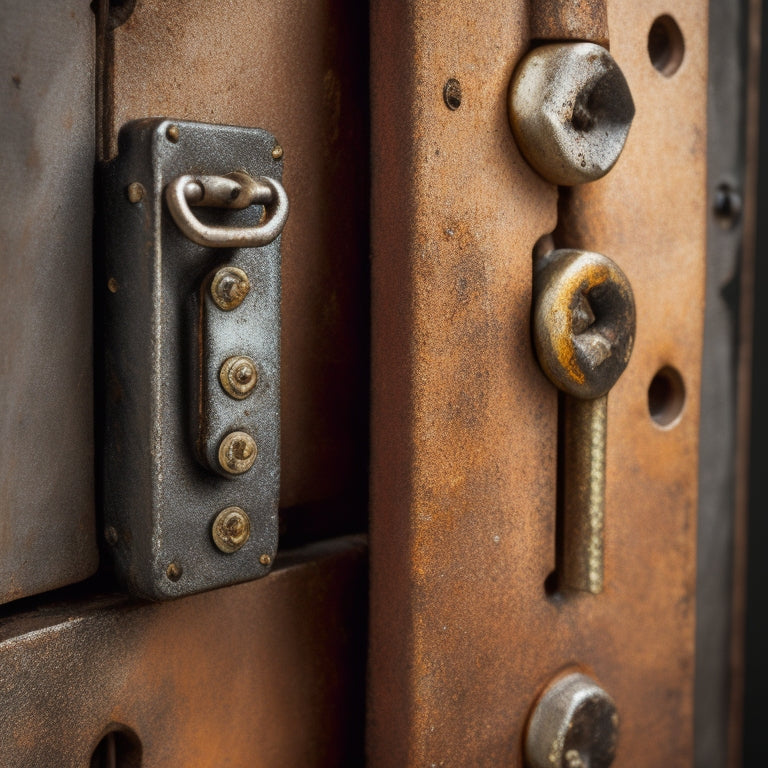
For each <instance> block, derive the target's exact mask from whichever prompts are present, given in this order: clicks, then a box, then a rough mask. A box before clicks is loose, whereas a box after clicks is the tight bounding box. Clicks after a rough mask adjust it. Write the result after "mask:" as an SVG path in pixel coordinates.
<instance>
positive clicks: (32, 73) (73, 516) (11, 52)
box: [0, 0, 97, 603]
mask: <svg viewBox="0 0 768 768" xmlns="http://www.w3.org/2000/svg"><path fill="white" fill-rule="evenodd" d="M93 39H94V35H93V16H92V14H91V11H90V9H89V8H88V4H87V3H78V2H60V0H48V1H46V2H41V3H35V4H33V5H32V4H29V3H26V2H24V0H15V1H14V2H6V3H3V6H2V13H0V72H1V73H2V86H0V113H2V116H3V117H2V120H0V144H1V145H2V148H3V149H2V152H0V176H1V177H2V179H3V194H2V199H1V200H0V242H2V247H3V252H2V257H0V282H2V285H4V286H5V288H6V297H5V300H4V301H3V302H2V309H0V327H2V339H0V414H2V416H1V417H0V489H1V490H0V603H2V602H7V601H9V600H14V599H16V598H19V597H24V596H26V595H31V594H35V593H37V592H42V591H45V590H48V589H54V588H56V587H60V586H63V585H65V584H69V583H72V582H75V581H78V580H80V579H83V578H85V577H87V576H89V575H90V574H91V573H92V572H93V571H94V570H95V568H96V563H97V552H96V545H95V523H94V519H93V509H94V490H93V384H92V379H93V362H92V341H91V336H92V320H91V312H92V310H91V304H92V302H91V293H92V274H91V237H92V236H91V222H92V219H93V202H92V196H93V187H92V179H93V153H94V150H93V142H94V107H93V56H94V53H93Z"/></svg>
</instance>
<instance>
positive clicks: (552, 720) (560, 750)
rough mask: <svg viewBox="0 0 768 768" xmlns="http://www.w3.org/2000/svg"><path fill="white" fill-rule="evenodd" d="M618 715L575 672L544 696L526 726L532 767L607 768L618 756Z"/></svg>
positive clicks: (600, 691) (593, 686) (592, 685)
mask: <svg viewBox="0 0 768 768" xmlns="http://www.w3.org/2000/svg"><path fill="white" fill-rule="evenodd" d="M618 735H619V716H618V713H617V711H616V705H615V704H614V702H613V699H612V698H611V697H610V696H609V695H608V694H607V693H606V692H605V691H604V690H603V689H602V688H601V687H600V686H599V685H598V684H597V683H596V682H595V681H594V680H593V679H592V678H591V677H588V676H587V675H584V674H581V673H578V672H575V673H571V674H569V675H565V676H564V677H560V678H558V679H557V680H555V681H554V682H553V683H552V684H551V685H550V686H549V688H547V689H546V691H544V693H543V694H542V696H541V698H540V699H539V701H538V702H537V704H536V706H535V708H534V710H533V714H532V715H531V718H530V720H529V722H528V730H527V732H526V735H525V761H526V765H527V766H528V768H608V766H610V765H611V763H613V759H614V757H615V756H616V742H617V740H618Z"/></svg>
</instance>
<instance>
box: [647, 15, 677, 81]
mask: <svg viewBox="0 0 768 768" xmlns="http://www.w3.org/2000/svg"><path fill="white" fill-rule="evenodd" d="M684 54H685V41H684V40H683V33H682V32H681V31H680V27H679V26H678V25H677V22H676V21H675V20H674V19H673V18H672V17H671V16H669V15H667V14H665V15H663V16H659V18H658V19H656V21H654V22H653V24H652V25H651V30H650V32H649V33H648V56H649V57H650V59H651V64H653V66H654V68H655V69H656V70H657V71H658V72H661V74H662V75H664V77H672V75H674V74H675V72H677V70H678V69H680V65H681V64H682V63H683V56H684Z"/></svg>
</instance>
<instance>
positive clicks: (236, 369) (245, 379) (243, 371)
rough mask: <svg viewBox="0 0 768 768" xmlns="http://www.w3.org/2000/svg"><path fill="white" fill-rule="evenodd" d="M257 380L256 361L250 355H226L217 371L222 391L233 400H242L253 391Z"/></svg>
mask: <svg viewBox="0 0 768 768" xmlns="http://www.w3.org/2000/svg"><path fill="white" fill-rule="evenodd" d="M258 380H259V374H258V371H257V370H256V363H254V362H253V360H251V358H250V357H244V356H242V355H236V356H234V357H228V358H227V359H226V360H225V361H224V363H223V365H222V366H221V370H220V371H219V381H220V382H221V386H222V387H223V388H224V391H225V392H226V393H227V394H228V395H229V396H230V397H233V398H234V399H235V400H244V399H245V398H246V397H248V395H250V394H251V392H253V389H254V387H255V386H256V384H257V382H258Z"/></svg>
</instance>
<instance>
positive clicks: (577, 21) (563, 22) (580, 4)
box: [529, 0, 613, 48]
mask: <svg viewBox="0 0 768 768" xmlns="http://www.w3.org/2000/svg"><path fill="white" fill-rule="evenodd" d="M529 2H530V9H531V18H530V25H531V39H532V40H586V41H589V42H592V43H597V44H598V45H602V46H604V47H606V48H607V47H608V2H607V0H529ZM611 11H612V12H613V9H611Z"/></svg>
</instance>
